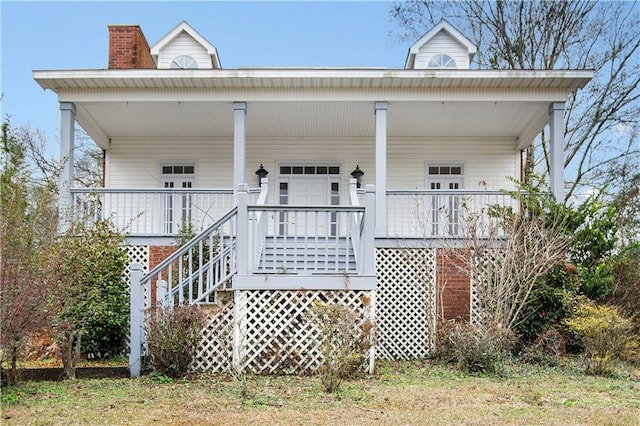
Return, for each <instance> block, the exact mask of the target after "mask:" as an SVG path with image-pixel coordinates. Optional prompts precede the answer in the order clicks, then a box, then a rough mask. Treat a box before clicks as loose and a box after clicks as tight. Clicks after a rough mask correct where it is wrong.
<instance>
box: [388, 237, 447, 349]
mask: <svg viewBox="0 0 640 426" xmlns="http://www.w3.org/2000/svg"><path fill="white" fill-rule="evenodd" d="M376 275H377V280H378V281H377V282H378V291H377V296H376V325H377V330H378V339H377V358H380V359H390V360H397V359H415V358H424V357H426V356H428V355H429V353H430V352H431V351H432V350H433V348H434V345H435V328H436V255H435V249H426V248H421V249H407V248H401V249H396V248H389V249H377V250H376Z"/></svg>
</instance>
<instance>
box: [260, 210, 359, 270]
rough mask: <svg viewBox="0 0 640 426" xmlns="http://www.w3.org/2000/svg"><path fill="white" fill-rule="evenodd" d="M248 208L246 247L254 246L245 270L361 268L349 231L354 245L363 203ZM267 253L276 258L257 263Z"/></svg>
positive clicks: (357, 242)
mask: <svg viewBox="0 0 640 426" xmlns="http://www.w3.org/2000/svg"><path fill="white" fill-rule="evenodd" d="M248 211H249V217H250V220H249V223H250V226H251V229H250V231H249V235H250V238H251V240H252V242H251V243H250V247H255V248H256V249H255V250H254V253H255V256H249V258H250V259H252V263H251V265H250V268H249V271H248V272H249V273H252V272H258V271H259V270H261V271H263V272H273V273H287V272H295V273H327V272H350V273H357V272H358V271H360V259H358V257H357V254H358V252H357V250H354V235H357V237H356V238H357V241H356V242H355V243H356V244H359V242H360V240H361V238H360V236H361V234H362V229H363V228H362V226H361V225H362V221H363V218H364V213H365V208H364V207H358V206H355V207H354V206H292V205H264V206H258V205H250V206H248ZM252 217H253V218H254V219H253V220H252V219H251V218H252ZM267 250H268V253H267ZM268 254H270V255H272V256H278V257H279V259H278V260H276V259H275V258H274V259H272V260H271V261H269V263H268V264H266V265H264V266H263V267H260V262H261V260H263V259H264V256H265V255H268ZM350 256H351V257H352V258H353V262H351V261H350Z"/></svg>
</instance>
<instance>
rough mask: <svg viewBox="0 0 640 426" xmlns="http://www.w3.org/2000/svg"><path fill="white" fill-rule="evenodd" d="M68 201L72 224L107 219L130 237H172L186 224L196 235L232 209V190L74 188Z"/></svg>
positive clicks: (254, 194)
mask: <svg viewBox="0 0 640 426" xmlns="http://www.w3.org/2000/svg"><path fill="white" fill-rule="evenodd" d="M258 191H259V190H252V191H251V192H252V196H253V197H254V198H255V197H257V193H258ZM71 198H72V204H71V205H72V212H71V214H72V221H74V222H82V223H84V224H85V225H88V226H90V225H91V223H93V222H95V221H96V220H102V219H109V220H110V221H112V222H113V224H114V225H115V226H116V227H117V229H122V230H125V231H126V232H127V233H128V234H129V235H131V236H174V235H176V233H177V232H178V231H179V230H180V228H181V226H182V225H183V224H184V223H187V222H188V223H190V224H191V226H192V229H193V230H194V231H196V232H199V231H201V230H204V229H206V228H207V227H209V226H210V225H211V224H213V223H214V222H215V221H216V220H218V219H219V218H221V217H222V216H223V215H224V214H225V213H227V212H228V211H229V210H230V209H231V208H232V207H233V190H231V189H224V188H210V189H206V188H204V189H193V188H148V189H112V188H90V189H84V188H82V189H80V188H73V189H71Z"/></svg>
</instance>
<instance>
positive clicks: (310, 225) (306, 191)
mask: <svg viewBox="0 0 640 426" xmlns="http://www.w3.org/2000/svg"><path fill="white" fill-rule="evenodd" d="M327 185H328V182H327V179H326V178H310V177H300V178H298V179H293V180H292V181H291V184H290V188H289V191H290V192H289V204H291V205H296V206H325V205H327V204H329V203H328V198H329V196H328V193H327V192H328V191H327ZM329 216H330V214H328V213H323V212H312V211H300V212H293V213H291V214H290V215H289V225H290V226H291V227H293V228H290V229H291V231H293V232H295V234H294V235H305V236H306V235H309V236H315V235H317V236H326V235H327V229H328V226H329V222H330V217H329Z"/></svg>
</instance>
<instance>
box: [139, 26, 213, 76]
mask: <svg viewBox="0 0 640 426" xmlns="http://www.w3.org/2000/svg"><path fill="white" fill-rule="evenodd" d="M151 55H152V56H153V59H154V60H155V61H156V64H158V68H164V69H168V68H174V69H180V68H195V69H212V68H213V69H220V68H222V66H221V65H220V58H219V57H218V50H217V49H216V48H215V46H214V45H212V44H211V43H209V42H208V41H207V40H206V39H205V38H204V37H202V36H201V35H200V34H198V32H197V31H196V30H194V29H193V28H192V27H191V26H190V25H189V24H187V23H186V22H185V21H182V22H181V23H180V24H178V26H176V27H175V28H174V29H173V30H171V31H170V32H169V33H168V34H167V35H165V36H164V37H163V38H162V39H161V40H160V41H159V42H157V43H156V44H154V45H153V47H151Z"/></svg>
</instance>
